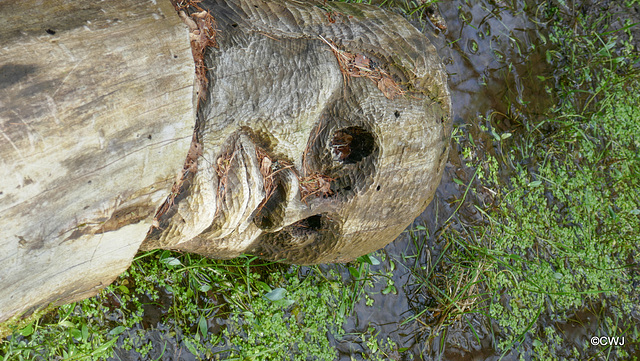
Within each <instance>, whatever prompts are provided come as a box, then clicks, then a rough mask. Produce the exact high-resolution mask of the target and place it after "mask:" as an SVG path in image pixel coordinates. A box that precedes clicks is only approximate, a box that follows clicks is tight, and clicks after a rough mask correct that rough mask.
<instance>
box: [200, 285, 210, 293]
mask: <svg viewBox="0 0 640 361" xmlns="http://www.w3.org/2000/svg"><path fill="white" fill-rule="evenodd" d="M198 289H199V290H200V292H207V291H209V290H210V289H211V286H209V285H208V284H204V285H200V288H198Z"/></svg>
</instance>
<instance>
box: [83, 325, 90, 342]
mask: <svg viewBox="0 0 640 361" xmlns="http://www.w3.org/2000/svg"><path fill="white" fill-rule="evenodd" d="M82 339H83V340H84V341H87V340H89V328H88V327H87V325H82Z"/></svg>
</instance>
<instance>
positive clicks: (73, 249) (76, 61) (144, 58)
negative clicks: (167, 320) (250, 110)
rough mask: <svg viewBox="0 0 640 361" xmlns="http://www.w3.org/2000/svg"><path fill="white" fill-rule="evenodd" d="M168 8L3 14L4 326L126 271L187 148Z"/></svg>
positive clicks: (150, 4) (188, 58) (52, 1)
mask: <svg viewBox="0 0 640 361" xmlns="http://www.w3.org/2000/svg"><path fill="white" fill-rule="evenodd" d="M193 81H194V64H193V57H192V54H191V48H190V44H189V38H188V31H187V28H186V26H185V25H184V24H183V23H182V21H181V20H180V19H179V17H178V15H177V14H176V12H175V10H174V9H173V7H172V6H171V4H170V2H169V1H157V2H156V1H155V0H152V1H148V0H144V1H143V0H111V1H106V2H95V1H93V0H91V1H82V0H80V1H77V0H74V1H63V0H44V1H35V0H28V1H15V2H14V1H0V179H1V180H2V181H1V182H0V322H4V321H6V320H8V319H9V318H11V317H12V316H16V317H18V316H23V317H24V316H26V315H28V314H31V313H33V312H34V311H35V310H38V309H41V308H44V307H46V306H48V305H59V304H63V303H68V302H72V301H75V300H79V299H82V298H86V297H89V296H92V295H94V294H96V293H97V292H98V290H99V289H101V288H102V287H104V286H106V285H108V284H109V283H111V282H112V281H113V280H114V279H115V277H117V276H118V275H119V274H120V273H122V272H123V271H124V270H126V269H127V267H128V266H129V265H130V262H131V260H132V258H133V256H134V254H135V253H136V251H137V250H138V248H139V246H140V244H141V242H142V241H143V239H144V238H145V235H146V233H147V231H148V230H149V229H150V227H151V225H152V221H153V217H154V214H155V211H156V210H157V208H158V207H159V205H161V204H162V202H163V201H164V200H165V199H166V197H167V194H168V192H169V190H170V189H171V186H172V184H173V182H174V181H175V178H176V175H177V174H178V173H179V171H180V170H181V169H182V165H183V163H184V161H185V156H186V154H187V151H188V149H189V146H190V144H191V138H192V135H193V131H194V124H195V120H194V119H195V115H194V109H193V91H194V88H193V84H194V82H193Z"/></svg>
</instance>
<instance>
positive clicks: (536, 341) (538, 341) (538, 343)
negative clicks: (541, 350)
mask: <svg viewBox="0 0 640 361" xmlns="http://www.w3.org/2000/svg"><path fill="white" fill-rule="evenodd" d="M540 346H542V342H540V340H534V341H533V347H540Z"/></svg>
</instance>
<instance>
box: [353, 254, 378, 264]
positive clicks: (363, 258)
mask: <svg viewBox="0 0 640 361" xmlns="http://www.w3.org/2000/svg"><path fill="white" fill-rule="evenodd" d="M356 261H358V262H361V263H368V264H370V265H373V266H377V265H379V264H380V261H378V259H377V258H375V257H374V256H370V255H368V254H365V255H364V256H360V257H358V258H356Z"/></svg>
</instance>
